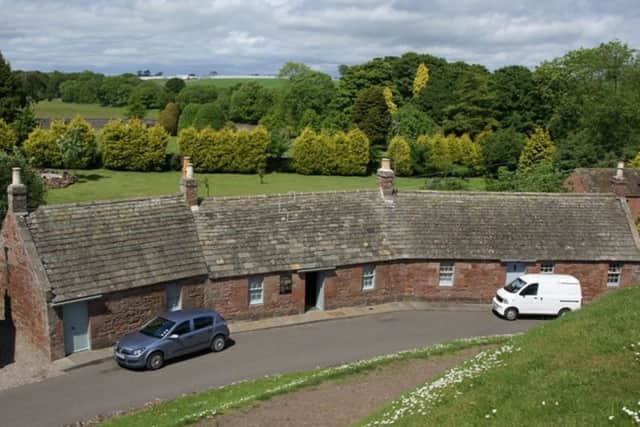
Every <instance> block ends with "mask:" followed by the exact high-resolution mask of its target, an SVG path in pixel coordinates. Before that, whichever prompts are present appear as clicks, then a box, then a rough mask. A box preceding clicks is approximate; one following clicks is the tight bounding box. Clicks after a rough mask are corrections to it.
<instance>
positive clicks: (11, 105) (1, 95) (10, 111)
mask: <svg viewBox="0 0 640 427" xmlns="http://www.w3.org/2000/svg"><path fill="white" fill-rule="evenodd" d="M26 105H27V99H26V97H25V95H24V93H23V92H22V90H21V86H20V82H18V79H16V76H15V75H14V74H13V73H12V72H11V66H10V65H9V63H8V62H5V60H4V57H3V56H2V52H0V119H3V120H4V121H5V122H7V123H11V122H12V121H13V120H14V119H15V118H16V115H17V114H18V111H19V110H20V108H22V107H24V106H26Z"/></svg>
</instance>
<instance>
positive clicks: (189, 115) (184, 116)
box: [178, 104, 201, 132]
mask: <svg viewBox="0 0 640 427" xmlns="http://www.w3.org/2000/svg"><path fill="white" fill-rule="evenodd" d="M200 106H201V104H187V106H186V107H184V109H183V110H182V113H181V114H180V119H179V120H178V132H180V131H182V129H186V128H188V127H191V126H193V121H194V120H195V118H196V114H198V110H199V109H200Z"/></svg>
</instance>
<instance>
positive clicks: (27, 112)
mask: <svg viewBox="0 0 640 427" xmlns="http://www.w3.org/2000/svg"><path fill="white" fill-rule="evenodd" d="M36 126H38V120H37V119H36V115H35V114H34V112H33V109H32V108H31V107H29V106H27V107H23V108H21V109H20V110H18V112H17V114H16V119H15V120H14V121H13V123H11V127H12V128H13V131H14V132H15V133H16V144H18V145H21V144H22V143H23V142H24V141H26V140H27V138H28V137H29V134H30V133H31V131H32V130H34V129H35V128H36Z"/></svg>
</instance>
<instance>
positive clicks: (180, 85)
mask: <svg viewBox="0 0 640 427" xmlns="http://www.w3.org/2000/svg"><path fill="white" fill-rule="evenodd" d="M186 86H187V84H186V83H185V82H184V80H182V79H181V78H178V77H173V78H171V79H169V80H167V82H166V83H165V84H164V88H165V89H166V90H167V92H169V93H170V94H172V95H173V96H176V95H177V94H179V93H180V91H181V90H182V89H184V88H185V87H186Z"/></svg>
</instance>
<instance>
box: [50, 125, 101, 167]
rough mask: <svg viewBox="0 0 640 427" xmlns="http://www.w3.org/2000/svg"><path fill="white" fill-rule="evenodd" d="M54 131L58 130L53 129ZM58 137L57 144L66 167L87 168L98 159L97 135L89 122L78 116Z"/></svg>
mask: <svg viewBox="0 0 640 427" xmlns="http://www.w3.org/2000/svg"><path fill="white" fill-rule="evenodd" d="M53 132H54V133H55V132H57V131H53ZM60 132H61V134H59V135H57V137H56V140H55V142H56V144H57V145H58V148H59V149H60V153H61V154H62V163H63V166H64V167H65V168H70V169H86V168H88V167H91V166H93V165H94V162H95V159H96V151H97V144H96V135H95V132H94V130H93V128H92V127H91V125H90V124H89V123H87V121H86V120H83V119H82V118H81V117H80V116H76V117H75V118H74V119H73V120H71V122H69V124H68V125H66V126H65V129H64V131H62V128H60Z"/></svg>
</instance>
